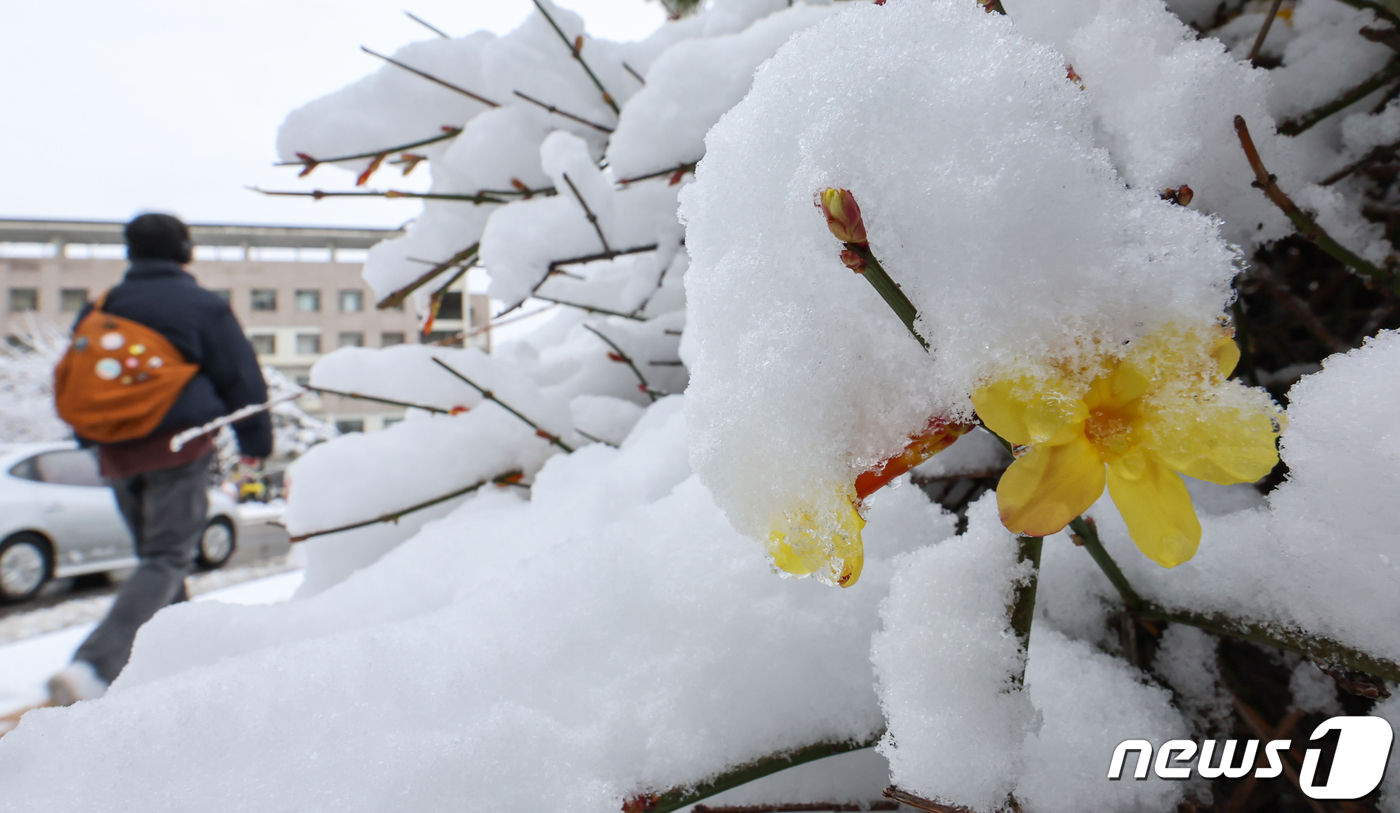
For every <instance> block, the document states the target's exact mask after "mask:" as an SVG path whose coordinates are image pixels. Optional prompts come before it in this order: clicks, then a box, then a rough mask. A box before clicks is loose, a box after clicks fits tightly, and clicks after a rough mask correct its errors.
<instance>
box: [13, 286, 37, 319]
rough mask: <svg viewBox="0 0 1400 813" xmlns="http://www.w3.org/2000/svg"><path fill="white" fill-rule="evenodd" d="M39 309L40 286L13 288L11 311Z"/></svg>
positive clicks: (19, 311) (21, 311)
mask: <svg viewBox="0 0 1400 813" xmlns="http://www.w3.org/2000/svg"><path fill="white" fill-rule="evenodd" d="M37 310H39V289H38V288H11V289H10V313H24V312H25V311H37Z"/></svg>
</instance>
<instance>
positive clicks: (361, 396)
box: [305, 384, 452, 415]
mask: <svg viewBox="0 0 1400 813" xmlns="http://www.w3.org/2000/svg"><path fill="white" fill-rule="evenodd" d="M305 389H308V390H311V391H312V392H319V393H322V394H324V395H339V396H340V397H342V398H355V399H357V400H360V401H373V402H375V403H377V404H388V405H390V406H400V407H406V408H408V409H422V410H425V411H427V412H435V413H437V414H440V415H450V414H452V410H450V409H443V408H442V407H435V406H427V405H426V404H413V403H409V402H408V401H395V400H394V399H392V398H380V397H379V396H378V395H365V394H364V393H359V392H345V391H343V390H333V389H331V388H329V387H313V386H311V385H310V384H307V385H306V387H305Z"/></svg>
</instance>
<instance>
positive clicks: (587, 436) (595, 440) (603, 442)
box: [574, 426, 621, 449]
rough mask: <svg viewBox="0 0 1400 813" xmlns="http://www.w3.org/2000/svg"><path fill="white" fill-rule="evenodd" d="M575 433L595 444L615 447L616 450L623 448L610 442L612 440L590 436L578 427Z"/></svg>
mask: <svg viewBox="0 0 1400 813" xmlns="http://www.w3.org/2000/svg"><path fill="white" fill-rule="evenodd" d="M574 431H575V432H576V433H578V434H579V435H580V436H582V437H583V438H584V439H586V440H591V441H593V442H594V443H601V444H603V445H604V446H611V447H613V448H614V449H618V448H621V447H619V446H618V445H617V444H616V443H613V442H612V441H610V440H603V439H602V438H600V437H598V436H596V435H590V434H588V433H587V432H585V431H583V430H582V429H579V428H578V427H577V426H575V427H574Z"/></svg>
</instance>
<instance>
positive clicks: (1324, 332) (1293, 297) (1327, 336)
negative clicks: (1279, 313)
mask: <svg viewBox="0 0 1400 813" xmlns="http://www.w3.org/2000/svg"><path fill="white" fill-rule="evenodd" d="M1253 271H1254V273H1252V274H1250V277H1252V278H1253V279H1254V280H1255V281H1256V282H1258V283H1259V285H1260V286H1261V287H1263V288H1264V290H1265V291H1268V292H1269V295H1270V296H1272V297H1273V298H1274V299H1276V300H1278V303H1279V304H1280V305H1283V307H1284V308H1286V309H1287V310H1288V311H1289V312H1290V313H1292V314H1293V316H1294V317H1295V318H1296V319H1297V320H1298V322H1299V324H1301V325H1302V326H1303V327H1304V328H1306V329H1307V331H1308V332H1309V333H1311V334H1312V335H1313V337H1314V338H1316V339H1317V340H1318V341H1320V342H1322V344H1323V345H1324V346H1325V347H1326V348H1327V349H1328V350H1329V351H1331V352H1333V353H1345V352H1346V351H1348V350H1350V349H1352V348H1351V347H1350V346H1349V345H1347V344H1346V343H1345V342H1343V341H1342V340H1341V339H1338V338H1337V337H1336V336H1335V335H1333V333H1332V331H1330V330H1328V329H1327V326H1326V325H1324V324H1322V320H1321V319H1319V318H1317V314H1315V313H1313V311H1312V308H1310V307H1308V303H1307V300H1305V299H1303V298H1302V297H1301V296H1298V295H1297V294H1295V293H1293V291H1292V290H1290V289H1289V288H1288V286H1287V285H1286V284H1285V283H1284V282H1283V281H1282V280H1280V279H1278V278H1277V277H1276V276H1274V272H1273V271H1272V270H1271V269H1269V268H1268V267H1267V266H1262V265H1255V266H1254V268H1253Z"/></svg>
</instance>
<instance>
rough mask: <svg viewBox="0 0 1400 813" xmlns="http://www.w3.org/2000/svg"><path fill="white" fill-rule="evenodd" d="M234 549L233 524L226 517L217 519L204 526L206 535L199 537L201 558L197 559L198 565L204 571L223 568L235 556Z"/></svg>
mask: <svg viewBox="0 0 1400 813" xmlns="http://www.w3.org/2000/svg"><path fill="white" fill-rule="evenodd" d="M233 548H234V538H233V523H231V522H229V521H228V520H227V519H225V518H224V517H215V518H214V519H211V520H209V524H208V525H205V526H204V533H203V535H201V536H200V537H199V556H198V557H197V558H196V564H198V565H199V567H200V568H201V569H204V570H214V569H216V568H220V567H223V565H224V563H225V562H227V561H228V560H229V558H230V557H232V556H233Z"/></svg>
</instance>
